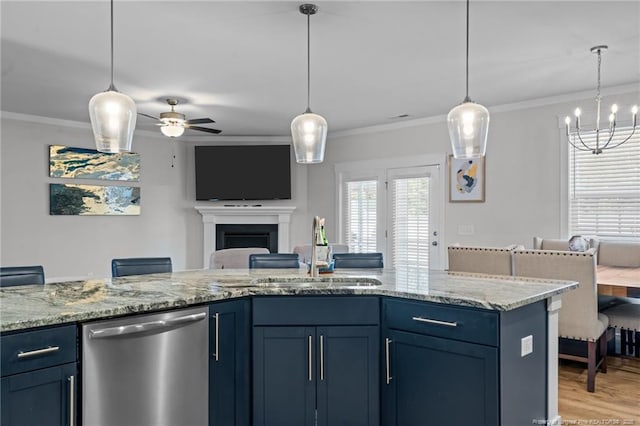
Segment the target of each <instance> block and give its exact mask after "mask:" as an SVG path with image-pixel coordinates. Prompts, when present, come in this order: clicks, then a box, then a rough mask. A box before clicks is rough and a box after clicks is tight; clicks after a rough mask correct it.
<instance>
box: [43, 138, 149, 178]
mask: <svg viewBox="0 0 640 426" xmlns="http://www.w3.org/2000/svg"><path fill="white" fill-rule="evenodd" d="M49 177H52V178H71V179H100V180H120V181H130V182H137V181H139V180H140V154H136V153H133V152H120V153H117V154H107V153H103V152H98V151H96V150H95V149H87V148H74V147H70V146H64V145H49Z"/></svg>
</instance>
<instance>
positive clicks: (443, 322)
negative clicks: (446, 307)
mask: <svg viewBox="0 0 640 426" xmlns="http://www.w3.org/2000/svg"><path fill="white" fill-rule="evenodd" d="M411 319H412V320H414V321H418V322H427V323H429V324H436V325H446V326H447V327H457V326H458V322H449V321H440V320H434V319H429V318H422V317H413V318H411Z"/></svg>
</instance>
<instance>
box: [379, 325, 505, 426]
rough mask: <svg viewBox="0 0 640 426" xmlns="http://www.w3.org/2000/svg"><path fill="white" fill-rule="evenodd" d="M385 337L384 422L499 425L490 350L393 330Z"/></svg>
mask: <svg viewBox="0 0 640 426" xmlns="http://www.w3.org/2000/svg"><path fill="white" fill-rule="evenodd" d="M387 338H389V339H390V342H389V360H390V361H389V369H388V372H387V371H385V376H386V375H387V374H388V377H389V384H388V385H387V386H386V387H385V388H384V389H383V393H384V401H385V406H384V408H385V410H384V412H385V416H384V421H383V423H384V424H385V425H387V426H429V425H437V426H449V425H450V426H459V425H479V426H495V425H498V424H499V423H498V388H497V384H498V375H497V374H498V373H497V371H498V355H497V349H496V348H492V347H488V346H484V345H478V344H473V343H466V342H458V341H455V340H447V339H442V338H439V337H431V336H424V335H420V334H417V333H406V332H402V331H395V330H391V331H389V333H387ZM385 370H386V368H385ZM386 379H387V377H384V380H385V381H386Z"/></svg>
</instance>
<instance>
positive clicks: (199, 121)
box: [185, 118, 215, 124]
mask: <svg viewBox="0 0 640 426" xmlns="http://www.w3.org/2000/svg"><path fill="white" fill-rule="evenodd" d="M207 123H215V121H213V120H212V119H210V118H194V119H193V120H187V121H185V124H207Z"/></svg>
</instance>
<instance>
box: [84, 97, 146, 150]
mask: <svg viewBox="0 0 640 426" xmlns="http://www.w3.org/2000/svg"><path fill="white" fill-rule="evenodd" d="M89 118H90V119H91V128H92V130H93V136H94V138H95V141H96V149H97V150H98V151H100V152H106V153H118V152H129V151H131V144H132V142H133V131H134V129H135V127H136V104H135V102H133V99H131V98H130V97H129V96H127V95H125V94H124V93H120V92H118V91H115V90H108V91H106V92H101V93H98V94H96V95H94V96H93V97H92V98H91V100H90V101H89Z"/></svg>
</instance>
